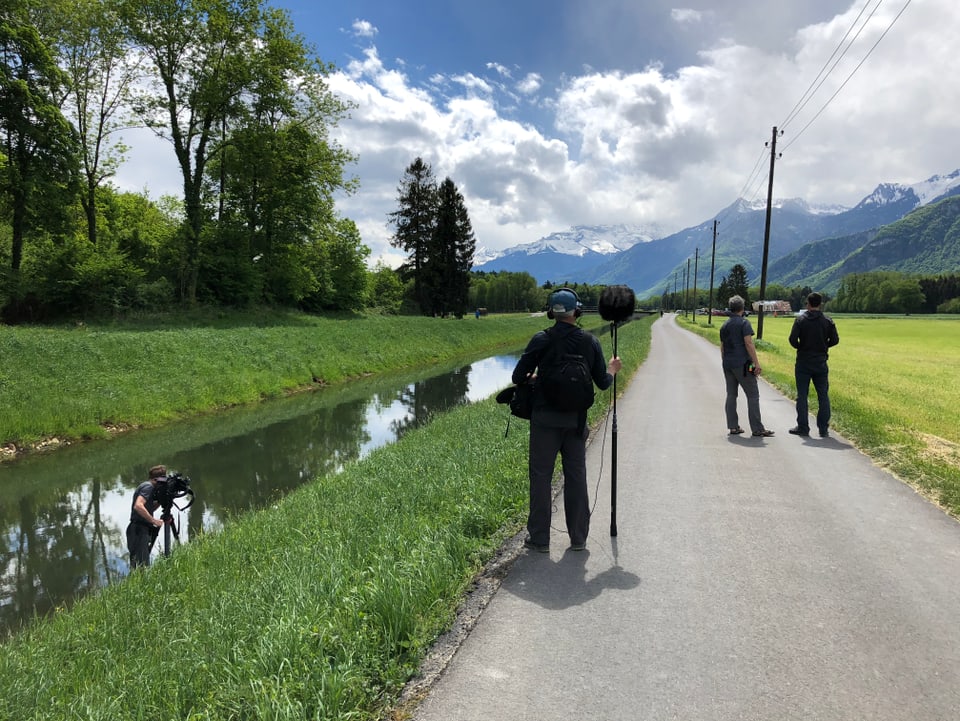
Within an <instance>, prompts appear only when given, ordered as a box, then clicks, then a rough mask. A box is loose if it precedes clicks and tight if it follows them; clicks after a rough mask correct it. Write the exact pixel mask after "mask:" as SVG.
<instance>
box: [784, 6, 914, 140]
mask: <svg viewBox="0 0 960 721" xmlns="http://www.w3.org/2000/svg"><path fill="white" fill-rule="evenodd" d="M911 2H913V0H907V2H906V3H905V4H904V6H903V7H902V8H900V12H898V13H897V14H896V16H894V18H893V20H891V21H890V24H889V25H888V26H887V28H886V30H884V31H883V32H882V33H881V34H880V37H879V38H877V41H876V42H875V43H874V44H873V45H872V46H871V47H870V50H868V51H867V54H866V55H864V56H863V59H862V60H861V61H860V62H859V63H857V67H855V68H854V69H853V70H852V71H851V72H850V74H849V75H848V76H847V78H846V80H844V81H843V82H842V83H841V84H840V87H838V88H837V90H836V92H834V94H833V95H831V96H830V98H829V99H828V100H827V102H826V103H824V104H823V107H821V108H820V110H818V111H817V113H816V115H814V116H813V117H812V118H810V121H809V122H808V123H807V124H806V125H804V126H803V127H802V128H800V132H798V133H796V134H795V135H794V136H793V137H792V138H791V139H790V142H789V143H787V144H786V145H785V146H783V149H784V150H786V149H787V148H789V147H790V146H791V145H793V144H794V143H795V142H797V140H798V139H799V138H800V136H801V135H803V133H804V131H805V130H806V129H807V128H809V127H810V126H811V125H812V124H813V123H814V121H815V120H816V119H817V118H819V117H820V115H821V114H822V113H823V111H824V110H826V109H827V107H828V106H829V105H830V103H832V102H833V100H834V98H836V97H837V95H839V94H840V91H841V90H843V89H844V87H846V85H847V83H848V82H850V79H851V78H852V77H853V76H854V75H855V74H856V72H857V71H858V70H859V69H860V68H861V67H862V66H863V64H864V63H865V62H866V61H867V58H869V57H870V55H871V54H872V53H873V51H874V50H876V49H877V46H878V45H879V44H880V41H881V40H883V39H884V38H885V37H886V36H887V33H888V32H890V30H891V29H892V28H893V26H894V24H895V23H896V22H897V20H899V19H900V16H901V15H903V13H904V12H905V11H906V9H907V8H908V7H910V3H911Z"/></svg>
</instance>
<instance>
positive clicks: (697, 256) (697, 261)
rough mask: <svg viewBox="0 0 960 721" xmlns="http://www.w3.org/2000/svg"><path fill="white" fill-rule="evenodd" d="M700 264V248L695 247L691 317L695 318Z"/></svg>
mask: <svg viewBox="0 0 960 721" xmlns="http://www.w3.org/2000/svg"><path fill="white" fill-rule="evenodd" d="M699 264H700V249H699V248H697V249H696V250H695V251H694V255H693V319H694V320H696V319H697V268H698V266H699Z"/></svg>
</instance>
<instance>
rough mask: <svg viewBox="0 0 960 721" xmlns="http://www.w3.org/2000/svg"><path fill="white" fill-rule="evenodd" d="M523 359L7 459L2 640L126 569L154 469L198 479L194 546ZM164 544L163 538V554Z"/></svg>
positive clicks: (0, 487)
mask: <svg viewBox="0 0 960 721" xmlns="http://www.w3.org/2000/svg"><path fill="white" fill-rule="evenodd" d="M516 358H517V355H516V354H513V355H501V356H496V357H492V358H486V359H483V360H479V361H476V362H474V363H471V364H469V365H465V366H462V367H457V368H450V369H447V370H446V371H444V372H442V373H437V371H436V370H435V369H434V370H433V371H431V375H430V376H429V377H417V376H412V375H407V376H393V377H386V378H378V379H376V380H371V381H358V382H355V383H351V384H349V385H347V386H344V387H337V388H329V389H324V390H320V391H316V392H311V393H304V394H300V395H298V396H294V397H292V398H287V399H283V400H279V401H271V402H268V403H263V404H260V405H258V406H256V407H251V408H242V409H236V410H232V411H229V412H226V413H220V414H217V415H215V416H210V417H207V418H199V419H192V420H190V421H184V422H180V423H177V424H175V425H174V426H171V427H169V428H164V429H159V430H155V431H141V432H138V433H135V434H131V435H130V436H128V437H124V438H117V439H114V440H112V441H109V442H98V443H89V444H84V445H81V446H76V447H73V448H66V449H63V450H60V451H57V452H55V453H52V454H49V455H41V456H36V457H31V458H25V459H22V460H20V461H17V462H15V463H7V464H3V465H0V499H2V500H0V534H2V535H0V537H2V538H3V539H4V543H3V546H2V547H0V551H2V556H0V637H2V636H3V635H5V634H6V633H7V632H9V631H11V630H15V629H16V628H17V627H19V626H20V625H21V624H22V623H23V622H24V621H26V620H29V619H30V618H31V617H32V616H33V615H34V614H37V615H41V616H42V615H45V614H47V613H49V612H51V611H52V610H53V609H54V608H56V607H58V606H66V605H69V603H70V602H71V601H73V600H74V599H76V598H78V597H79V596H81V595H83V594H84V593H87V592H89V591H91V590H94V589H97V588H99V587H102V586H104V585H105V584H107V583H111V582H113V581H116V580H118V579H120V578H122V577H123V576H125V575H126V574H127V572H128V559H127V551H126V541H125V538H124V529H125V528H126V525H127V521H128V520H129V517H130V504H131V500H132V496H133V491H134V489H135V488H136V486H137V484H138V483H139V482H141V481H142V480H144V479H146V476H147V469H148V468H149V467H150V466H152V465H154V464H156V463H165V464H166V465H167V467H168V468H169V469H171V470H176V471H180V472H181V473H183V474H184V475H187V476H189V477H190V478H191V479H192V488H193V490H194V491H195V492H196V501H195V503H194V504H193V506H192V507H191V508H189V510H187V511H185V512H182V513H180V512H178V511H177V510H176V509H174V512H173V513H174V517H175V518H176V519H177V521H178V523H179V524H180V533H179V536H180V541H181V542H184V543H186V542H189V539H190V538H193V537H195V536H196V535H197V534H198V533H207V532H211V531H216V530H217V529H218V528H220V527H221V526H222V524H223V522H224V521H225V520H227V519H229V518H230V517H232V516H236V515H238V514H241V513H243V512H245V511H248V510H250V509H254V508H260V507H263V506H265V505H267V504H269V503H270V502H271V501H273V500H275V499H277V498H279V497H281V496H283V495H284V494H286V493H288V492H289V491H291V490H292V489H294V488H296V487H297V486H299V485H301V484H302V483H304V482H305V481H307V480H309V479H311V478H313V477H315V476H317V475H323V474H327V473H331V472H336V471H338V470H339V469H340V468H342V467H343V466H344V464H346V463H348V462H350V461H353V460H356V459H359V458H363V457H364V456H366V455H367V454H368V453H370V451H372V450H373V449H375V448H377V447H379V446H382V445H384V444H386V443H389V442H392V441H393V440H395V439H397V438H399V437H401V436H402V435H403V434H404V433H405V432H406V431H408V430H409V429H411V428H415V427H417V426H419V425H422V424H424V423H426V422H429V420H430V419H431V417H432V416H433V415H434V414H436V413H438V412H442V411H444V410H446V409H448V408H450V407H452V406H454V405H459V404H463V403H470V402H473V401H476V400H480V399H483V398H487V397H489V396H490V395H492V394H493V393H495V392H496V391H497V390H498V389H500V388H503V387H504V386H505V385H507V384H508V383H509V382H510V373H511V371H512V370H513V366H514V365H515V363H516ZM162 547H163V535H162V534H161V536H160V539H159V540H158V542H157V545H156V546H155V547H154V551H153V553H154V558H155V559H156V557H157V556H158V555H159V553H160V551H161V550H162Z"/></svg>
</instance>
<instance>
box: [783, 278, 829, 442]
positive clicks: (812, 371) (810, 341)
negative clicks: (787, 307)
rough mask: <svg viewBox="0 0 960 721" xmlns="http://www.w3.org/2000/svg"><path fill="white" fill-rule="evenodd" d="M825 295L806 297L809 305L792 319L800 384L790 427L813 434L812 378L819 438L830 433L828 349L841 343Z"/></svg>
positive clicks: (791, 335) (797, 378)
mask: <svg viewBox="0 0 960 721" xmlns="http://www.w3.org/2000/svg"><path fill="white" fill-rule="evenodd" d="M822 303H823V297H822V296H821V295H820V294H819V293H811V294H810V295H808V296H807V308H806V310H804V311H803V312H802V313H800V315H798V316H797V319H796V320H795V321H794V322H793V329H792V330H791V331H790V345H792V346H793V347H794V348H796V349H797V361H796V364H795V365H794V378H795V380H796V383H797V425H796V426H795V427H794V428H791V429H790V432H791V433H793V434H794V435H795V436H809V435H810V417H809V415H808V413H807V395H808V394H809V392H810V381H813V387H814V389H815V390H816V391H817V405H818V408H817V429H818V430H819V431H820V437H821V438H826V437H827V436H829V435H830V395H829V390H830V380H829V369H828V368H827V349H828V348H832V347H833V346H835V345H836V344H837V343H839V342H840V336H839V335H838V334H837V326H836V324H835V323H834V322H833V319H831V318H829V317H827V316H825V315H824V314H823V312H822V311H821V310H820V305H821V304H822Z"/></svg>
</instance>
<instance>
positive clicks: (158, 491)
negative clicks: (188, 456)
mask: <svg viewBox="0 0 960 721" xmlns="http://www.w3.org/2000/svg"><path fill="white" fill-rule="evenodd" d="M184 496H190V500H189V502H188V503H187V505H185V506H177V510H180V511H185V510H187V509H188V508H190V506H191V505H193V501H194V494H193V489H192V488H190V479H189V478H188V477H187V476H185V475H183V474H182V473H170V474H168V475H167V476H161V477H160V478H158V479H157V486H156V488H155V489H154V491H153V500H155V501H156V502H157V503H159V504H160V507H161V508H163V510H164V513H169V512H170V509H171V508H172V507H173V505H174V501H175V500H177V499H178V498H183V497H184Z"/></svg>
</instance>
